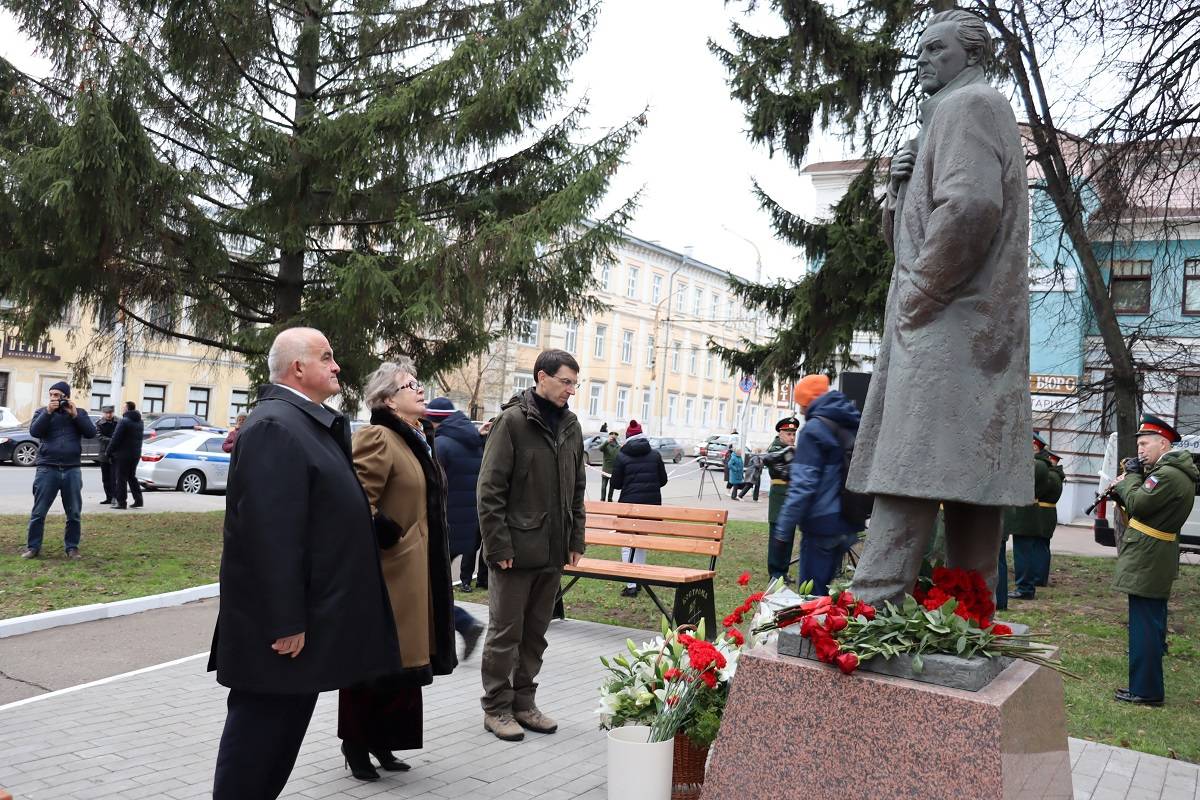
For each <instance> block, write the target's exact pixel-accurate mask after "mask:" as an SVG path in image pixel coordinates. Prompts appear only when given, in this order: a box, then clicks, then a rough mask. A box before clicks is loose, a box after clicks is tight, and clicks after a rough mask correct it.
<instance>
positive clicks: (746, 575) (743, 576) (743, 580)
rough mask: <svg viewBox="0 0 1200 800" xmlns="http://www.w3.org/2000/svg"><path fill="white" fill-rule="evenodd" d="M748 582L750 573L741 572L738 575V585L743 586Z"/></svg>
mask: <svg viewBox="0 0 1200 800" xmlns="http://www.w3.org/2000/svg"><path fill="white" fill-rule="evenodd" d="M749 582H750V573H749V572H743V573H742V574H741V576H739V577H738V586H745V585H746V584H748V583H749Z"/></svg>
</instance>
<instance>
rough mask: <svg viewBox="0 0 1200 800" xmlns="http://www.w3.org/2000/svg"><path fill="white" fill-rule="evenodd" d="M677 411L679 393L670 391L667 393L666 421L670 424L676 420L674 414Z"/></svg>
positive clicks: (676, 413) (675, 414)
mask: <svg viewBox="0 0 1200 800" xmlns="http://www.w3.org/2000/svg"><path fill="white" fill-rule="evenodd" d="M678 413H679V395H677V394H675V393H674V392H671V393H670V394H668V395H667V421H668V422H670V423H671V424H672V425H674V424H675V422H676V416H677V415H678Z"/></svg>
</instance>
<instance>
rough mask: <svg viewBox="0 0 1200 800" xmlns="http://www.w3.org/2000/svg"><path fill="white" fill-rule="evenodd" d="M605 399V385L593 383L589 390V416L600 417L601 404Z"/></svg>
mask: <svg viewBox="0 0 1200 800" xmlns="http://www.w3.org/2000/svg"><path fill="white" fill-rule="evenodd" d="M603 397H604V384H603V383H595V382H593V383H592V385H591V387H590V388H589V389H588V416H592V417H598V416H600V402H601V400H602V398H603Z"/></svg>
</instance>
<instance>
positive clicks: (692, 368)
mask: <svg viewBox="0 0 1200 800" xmlns="http://www.w3.org/2000/svg"><path fill="white" fill-rule="evenodd" d="M698 351H699V348H697V347H695V346H693V347H692V348H691V353H690V354H689V355H688V375H699V374H700V373H699V372H697V368H698V365H699V363H700V362H699V361H698V359H699V358H700V355H699V352H698Z"/></svg>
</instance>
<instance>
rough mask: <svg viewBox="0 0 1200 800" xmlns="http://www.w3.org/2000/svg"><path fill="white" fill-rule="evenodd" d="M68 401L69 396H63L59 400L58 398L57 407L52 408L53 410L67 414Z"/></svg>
mask: <svg viewBox="0 0 1200 800" xmlns="http://www.w3.org/2000/svg"><path fill="white" fill-rule="evenodd" d="M70 402H71V398H69V397H64V398H62V399H61V400H59V401H58V407H57V408H55V409H54V410H55V411H57V412H59V413H62V414H67V413H69V412H68V411H67V404H69V403H70Z"/></svg>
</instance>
